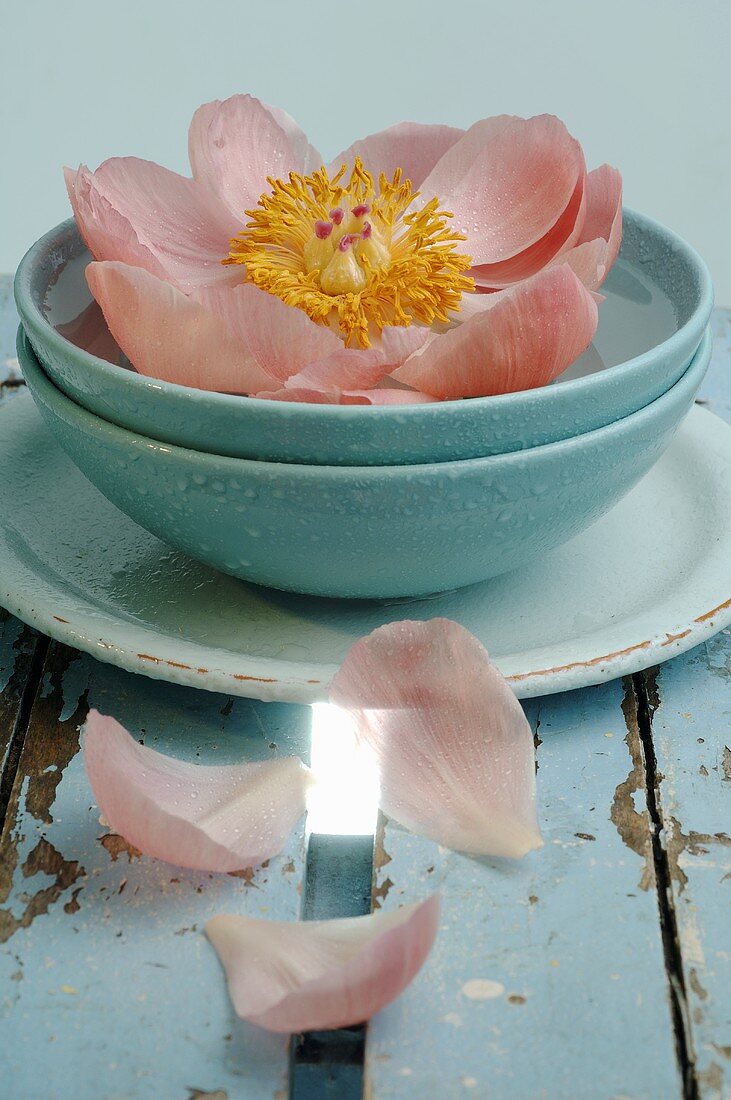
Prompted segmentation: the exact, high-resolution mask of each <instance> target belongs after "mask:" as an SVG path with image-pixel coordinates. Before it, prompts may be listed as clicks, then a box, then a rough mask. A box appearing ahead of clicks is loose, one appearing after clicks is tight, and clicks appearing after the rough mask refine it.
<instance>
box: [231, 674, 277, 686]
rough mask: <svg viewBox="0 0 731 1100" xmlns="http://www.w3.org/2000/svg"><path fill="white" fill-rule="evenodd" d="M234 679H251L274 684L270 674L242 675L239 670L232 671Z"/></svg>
mask: <svg viewBox="0 0 731 1100" xmlns="http://www.w3.org/2000/svg"><path fill="white" fill-rule="evenodd" d="M234 680H252V681H254V682H255V683H257V684H276V682H277V681H276V679H274V678H273V677H271V676H243V675H242V674H241V673H240V672H235V673H234Z"/></svg>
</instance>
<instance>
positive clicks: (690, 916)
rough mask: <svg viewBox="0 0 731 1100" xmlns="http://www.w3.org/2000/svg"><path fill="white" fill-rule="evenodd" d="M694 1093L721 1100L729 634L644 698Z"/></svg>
mask: <svg viewBox="0 0 731 1100" xmlns="http://www.w3.org/2000/svg"><path fill="white" fill-rule="evenodd" d="M651 702H652V703H653V705H654V707H655V708H656V709H655V711H654V715H653V718H652V731H653V742H654V745H655V753H656V757H657V768H658V773H659V774H658V793H657V798H658V804H659V808H660V811H661V814H662V823H663V827H664V837H663V839H664V846H665V849H666V852H667V858H668V865H669V878H670V891H671V894H672V900H673V902H674V907H675V919H676V925H677V932H678V939H679V942H680V950H681V956H682V969H683V979H684V986H685V997H686V999H687V1005H688V1017H689V1023H690V1032H691V1035H692V1048H693V1049H692V1050H691V1056H693V1055H694V1057H695V1072H696V1079H697V1081H698V1087H699V1093H700V1096H701V1097H705V1098H707V1100H721V1098H724V1100H727V1098H728V1097H731V995H730V994H729V990H731V947H730V946H729V943H728V935H729V912H730V908H729V907H730V905H731V634H730V633H729V631H724V632H723V633H722V634H720V635H718V636H717V637H716V638H713V639H711V641H709V642H707V643H705V644H704V645H702V646H699V647H698V648H697V649H694V650H691V652H690V653H688V654H686V655H684V656H683V657H679V658H677V659H676V660H675V661H673V663H672V665H671V666H668V667H667V668H661V669H660V670H659V673H658V679H657V695H656V696H655V697H654V699H651Z"/></svg>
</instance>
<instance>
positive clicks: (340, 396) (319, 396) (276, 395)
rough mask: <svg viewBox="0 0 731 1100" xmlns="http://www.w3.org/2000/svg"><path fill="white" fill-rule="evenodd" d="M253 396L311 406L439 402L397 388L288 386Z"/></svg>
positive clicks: (426, 395)
mask: <svg viewBox="0 0 731 1100" xmlns="http://www.w3.org/2000/svg"><path fill="white" fill-rule="evenodd" d="M253 396H254V397H260V398H262V399H265V400H268V401H302V402H304V403H306V404H309V405H427V404H430V403H433V402H434V401H436V400H437V399H436V397H432V396H431V394H429V393H419V392H418V391H417V390H411V389H396V388H393V389H391V388H383V389H372V390H336V389H330V390H315V389H305V388H303V387H293V388H291V389H290V388H289V386H286V387H285V388H283V389H281V390H263V391H262V392H261V393H255V394H254V395H253Z"/></svg>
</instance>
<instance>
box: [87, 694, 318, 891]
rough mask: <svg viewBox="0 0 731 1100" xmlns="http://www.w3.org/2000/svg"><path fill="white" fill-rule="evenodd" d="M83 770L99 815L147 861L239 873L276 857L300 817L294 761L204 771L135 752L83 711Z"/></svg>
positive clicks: (110, 725) (303, 781) (299, 769)
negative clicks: (144, 856)
mask: <svg viewBox="0 0 731 1100" xmlns="http://www.w3.org/2000/svg"><path fill="white" fill-rule="evenodd" d="M83 752H84V766H85V768H86V774H87V776H88V779H89V783H90V785H91V789H92V791H93V792H94V797H95V798H96V801H97V805H98V806H99V810H100V813H101V815H102V817H103V818H104V820H105V821H106V823H107V824H108V825H109V826H110V828H111V829H113V830H114V832H116V833H119V835H120V836H123V837H124V838H125V840H126V841H127V842H128V843H129V844H132V845H134V847H135V848H139V850H140V851H141V852H144V854H145V855H148V856H154V857H155V859H164V860H165V861H166V862H167V863H174V864H176V865H177V866H179V867H193V868H196V869H197V870H201V871H239V870H241V869H242V868H244V867H252V866H254V865H255V864H257V863H261V862H262V861H263V860H265V859H269V858H270V857H271V856H274V855H277V853H278V852H280V851H281V850H282V848H283V847H284V845H285V843H286V841H287V838H288V837H289V835H290V833H291V832H292V830H293V828H294V826H295V825H296V824H297V822H298V821H299V819H300V818H301V817H302V814H303V813H304V812H305V795H306V790H307V786H308V784H309V782H310V773H309V770H308V769H307V768H306V767H305V765H304V764H303V763H302V761H301V760H300V759H299V757H296V756H289V757H285V758H281V759H279V760H266V761H263V762H261V763H255V764H235V765H221V766H219V767H205V766H204V765H202V764H188V763H184V762H183V761H182V760H173V759H171V758H170V757H168V756H163V755H162V754H161V753H159V752H154V751H153V750H152V749H148V748H146V747H145V746H144V745H139V744H138V743H137V742H136V741H135V740H134V738H133V737H131V736H130V735H129V733H127V731H126V730H125V729H123V728H122V726H120V725H119V723H118V722H116V721H115V720H114V718H110V717H107V716H106V715H103V714H99V712H98V711H96V710H91V711H89V716H88V718H87V719H86V725H85V734H84V743H83Z"/></svg>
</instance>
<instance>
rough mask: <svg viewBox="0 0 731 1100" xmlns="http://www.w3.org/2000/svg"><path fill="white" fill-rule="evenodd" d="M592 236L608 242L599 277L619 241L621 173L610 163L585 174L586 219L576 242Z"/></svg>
mask: <svg viewBox="0 0 731 1100" xmlns="http://www.w3.org/2000/svg"><path fill="white" fill-rule="evenodd" d="M596 238H601V239H603V240H605V241H606V242H607V245H608V248H607V254H606V259H605V264H604V268H605V269H604V275H603V276H602V278H603V277H604V276H606V274H607V273H608V271H609V269H610V268H611V266H612V264H613V263H614V261H615V260H616V258H617V253H618V252H619V247H620V245H621V243H622V176H621V175H620V173H619V172H618V171H617V169H616V168H612V166H611V165H610V164H603V165H602V166H601V168H595V169H594V171H593V172H589V175H588V176H587V177H586V219H585V221H584V227H583V229H582V232H581V237H580V238H579V244H583V243H584V242H591V241H594V240H595V239H596Z"/></svg>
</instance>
